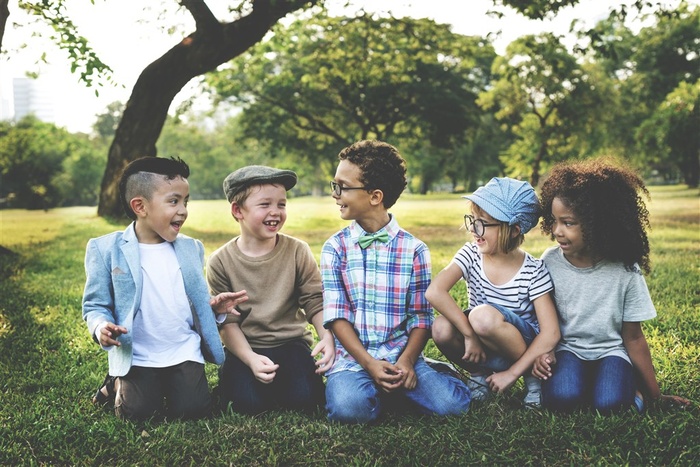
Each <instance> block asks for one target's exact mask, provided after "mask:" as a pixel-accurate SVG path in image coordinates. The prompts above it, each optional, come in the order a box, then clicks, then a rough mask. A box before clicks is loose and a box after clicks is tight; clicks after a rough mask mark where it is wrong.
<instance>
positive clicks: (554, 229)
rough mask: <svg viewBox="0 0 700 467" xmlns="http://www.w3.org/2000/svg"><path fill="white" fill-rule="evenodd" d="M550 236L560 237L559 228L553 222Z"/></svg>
mask: <svg viewBox="0 0 700 467" xmlns="http://www.w3.org/2000/svg"><path fill="white" fill-rule="evenodd" d="M552 235H554V236H555V237H559V236H560V235H561V226H560V224H559V222H557V221H554V223H553V224H552Z"/></svg>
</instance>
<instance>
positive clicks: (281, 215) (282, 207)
mask: <svg viewBox="0 0 700 467" xmlns="http://www.w3.org/2000/svg"><path fill="white" fill-rule="evenodd" d="M248 189H249V190H250V192H249V194H248V197H247V198H246V200H245V201H244V202H243V204H242V205H239V204H238V203H236V202H234V203H231V214H233V216H234V217H235V218H236V219H237V220H238V222H239V223H240V224H241V235H247V236H250V237H252V238H255V239H257V240H261V241H264V240H270V239H273V240H274V239H276V237H277V233H278V232H279V231H280V230H281V229H282V226H284V222H285V221H286V220H287V191H286V190H285V189H284V187H283V186H282V185H270V184H268V185H259V186H253V187H250V188H248Z"/></svg>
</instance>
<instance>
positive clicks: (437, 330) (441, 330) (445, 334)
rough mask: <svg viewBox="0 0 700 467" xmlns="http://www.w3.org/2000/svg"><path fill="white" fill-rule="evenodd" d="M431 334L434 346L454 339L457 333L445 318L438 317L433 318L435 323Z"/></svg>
mask: <svg viewBox="0 0 700 467" xmlns="http://www.w3.org/2000/svg"><path fill="white" fill-rule="evenodd" d="M431 332H432V337H433V341H435V344H436V345H444V344H447V343H449V342H450V341H451V340H452V339H454V337H455V335H456V333H457V332H458V331H457V328H455V327H454V326H453V325H452V323H450V321H449V320H448V319H447V318H445V317H444V316H442V315H440V316H437V317H436V318H435V321H433V326H432V328H431Z"/></svg>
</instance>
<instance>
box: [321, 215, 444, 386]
mask: <svg viewBox="0 0 700 467" xmlns="http://www.w3.org/2000/svg"><path fill="white" fill-rule="evenodd" d="M382 230H385V231H386V232H387V233H388V235H389V241H388V243H381V242H380V241H375V242H374V243H372V244H371V245H370V246H368V247H367V248H366V249H364V250H363V249H362V248H360V245H359V244H358V240H359V238H360V236H362V235H364V234H365V231H364V230H363V229H362V227H360V225H359V224H358V223H357V222H352V224H350V226H348V227H346V228H344V229H343V230H341V231H340V232H338V233H336V234H335V235H333V236H332V237H331V238H329V239H328V241H326V243H325V244H324V245H323V250H322V252H321V279H322V281H323V321H324V326H325V327H326V328H328V327H330V323H331V322H333V321H335V320H337V319H345V320H347V321H349V322H350V324H352V325H353V327H354V328H355V332H356V333H357V336H358V338H359V339H360V342H362V345H363V346H364V348H365V349H366V350H367V352H368V353H369V354H370V355H371V356H372V357H373V358H375V359H377V360H387V361H389V362H391V363H396V361H397V360H398V358H399V356H400V355H401V353H402V352H403V350H404V348H405V347H406V343H407V342H408V335H409V333H410V332H411V330H412V329H414V328H423V329H430V327H431V325H432V322H433V310H432V308H431V306H430V304H429V303H428V301H427V300H426V298H425V291H426V289H427V288H428V285H429V284H430V277H431V276H430V274H431V272H430V252H429V250H428V247H427V246H426V245H425V243H423V242H422V241H420V240H418V239H417V238H415V237H414V236H413V235H411V234H410V233H408V232H406V231H405V230H403V229H401V228H400V227H399V224H398V223H397V222H396V220H395V219H394V216H391V220H390V221H389V223H388V224H387V225H386V226H384V227H383V229H382ZM380 232H381V230H380ZM342 370H350V371H360V370H362V367H361V366H360V364H359V363H357V362H356V361H355V359H354V358H353V357H352V356H351V355H350V354H349V353H348V352H347V351H346V350H345V348H344V347H343V346H342V344H340V342H338V341H337V340H336V359H335V363H334V365H333V368H331V370H330V371H328V372H327V373H326V375H329V374H331V373H335V372H337V371H342Z"/></svg>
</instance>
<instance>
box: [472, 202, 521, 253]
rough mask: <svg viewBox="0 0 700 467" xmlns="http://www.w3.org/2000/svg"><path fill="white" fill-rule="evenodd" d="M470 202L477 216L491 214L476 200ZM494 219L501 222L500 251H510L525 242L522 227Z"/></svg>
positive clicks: (499, 230) (473, 212)
mask: <svg viewBox="0 0 700 467" xmlns="http://www.w3.org/2000/svg"><path fill="white" fill-rule="evenodd" d="M469 202H470V204H471V211H472V214H475V215H477V216H483V215H484V214H488V215H489V216H491V215H490V214H489V213H487V212H486V211H484V210H483V209H481V208H480V207H479V205H478V204H476V203H475V202H474V201H469ZM494 220H495V221H496V222H498V223H499V224H500V225H499V227H498V251H501V252H503V253H510V252H511V251H513V250H515V249H516V248H518V247H519V246H520V245H522V244H523V241H525V235H524V234H523V231H522V229H520V228H519V227H518V226H517V225H510V224H508V222H503V221H499V220H498V219H494ZM515 233H517V235H514V234H515Z"/></svg>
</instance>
